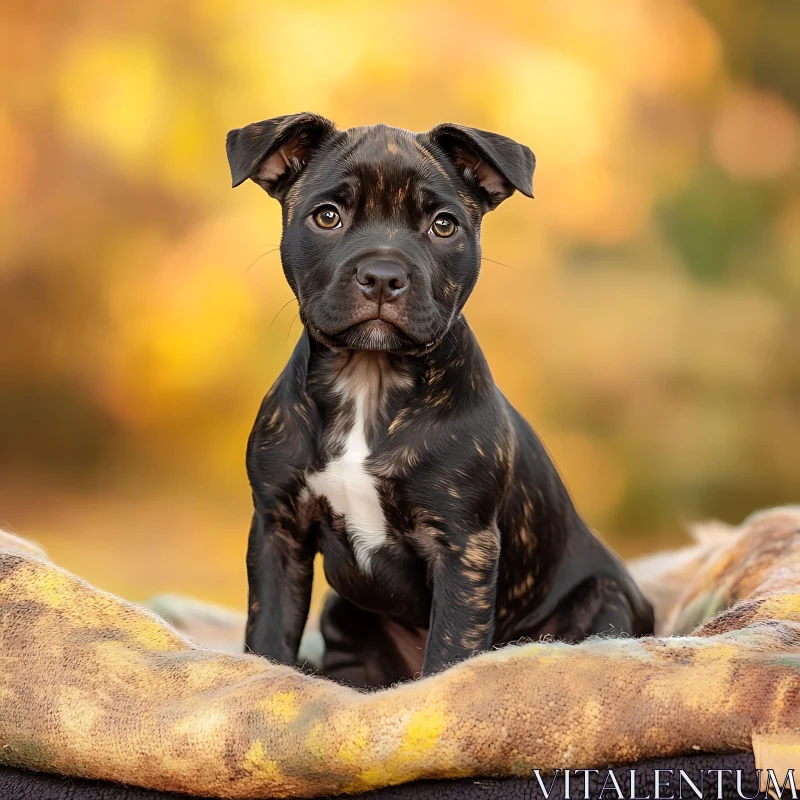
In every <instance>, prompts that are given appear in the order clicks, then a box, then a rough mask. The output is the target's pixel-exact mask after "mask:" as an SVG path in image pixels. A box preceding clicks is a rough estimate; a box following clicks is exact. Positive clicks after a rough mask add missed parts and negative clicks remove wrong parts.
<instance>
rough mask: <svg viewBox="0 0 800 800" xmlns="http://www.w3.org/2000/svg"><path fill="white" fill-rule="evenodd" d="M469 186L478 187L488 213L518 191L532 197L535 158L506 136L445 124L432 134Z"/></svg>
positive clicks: (529, 151) (524, 147)
mask: <svg viewBox="0 0 800 800" xmlns="http://www.w3.org/2000/svg"><path fill="white" fill-rule="evenodd" d="M428 135H429V136H430V137H431V139H433V141H434V142H436V143H437V144H438V145H439V146H440V147H441V148H442V149H443V150H444V151H445V152H446V153H447V155H448V156H449V157H450V158H451V160H452V161H453V163H454V164H455V167H456V169H457V170H458V171H459V172H460V173H461V176H462V177H463V178H464V179H465V180H466V181H467V182H468V183H473V184H475V187H476V189H478V190H479V192H480V194H481V196H482V197H483V199H484V200H485V202H486V203H487V205H488V209H489V210H491V209H493V208H497V206H499V205H500V203H502V202H503V200H505V199H506V198H507V197H510V196H511V195H512V194H514V190H515V189H518V190H519V191H520V192H522V194H524V195H526V196H527V197H533V170H534V169H535V168H536V156H534V154H533V151H532V150H531V149H530V148H529V147H526V146H525V145H524V144H519V142H515V141H514V140H513V139H509V138H508V137H507V136H501V135H500V134H498V133H490V132H489V131H481V130H478V129H477V128H467V127H464V126H463V125H454V124H452V123H449V122H445V123H443V124H441V125H437V126H436V127H435V128H434V129H433V130H432V131H431V132H430V133H429V134H428Z"/></svg>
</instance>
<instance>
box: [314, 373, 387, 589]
mask: <svg viewBox="0 0 800 800" xmlns="http://www.w3.org/2000/svg"><path fill="white" fill-rule="evenodd" d="M376 369H377V365H376V364H374V363H373V362H367V361H361V360H357V361H356V362H355V364H353V365H352V366H351V369H350V370H348V371H347V372H345V373H344V374H343V376H341V377H340V379H339V383H338V385H337V386H336V391H337V393H338V394H339V396H340V398H341V401H342V404H341V407H340V409H339V412H338V414H337V416H336V419H335V420H333V421H332V423H331V425H330V428H331V429H332V430H331V431H328V432H327V433H328V436H327V437H326V438H328V439H329V440H330V441H331V443H332V448H331V449H332V450H334V452H335V455H334V456H333V457H332V458H331V460H330V461H328V462H327V464H326V465H325V466H324V468H323V469H322V470H320V471H318V472H312V473H310V474H309V475H308V476H307V484H308V488H309V489H310V491H311V492H312V494H314V495H315V496H317V497H321V498H324V499H325V500H327V502H328V504H329V506H330V508H331V511H332V512H333V514H335V515H337V516H338V517H340V519H341V520H342V521H343V523H344V529H345V531H346V535H347V539H348V543H349V545H350V547H351V549H352V552H353V556H354V558H355V561H356V563H357V564H358V566H359V567H360V569H361V570H362V571H363V572H366V573H369V572H370V571H371V562H372V560H373V556H374V555H375V553H376V552H377V551H378V550H379V549H380V548H382V547H383V546H384V545H385V544H386V543H387V523H386V517H385V514H384V510H383V506H382V503H381V492H380V479H379V478H378V477H377V476H376V475H375V474H374V473H373V472H372V471H371V470H370V467H369V457H370V455H371V453H370V449H369V446H368V443H367V431H366V428H367V425H368V424H369V423H370V422H371V421H372V420H373V419H374V415H375V414H376V413H378V409H379V407H380V401H381V397H380V395H379V393H380V390H381V387H382V386H384V384H385V376H384V375H382V374H375V370H376Z"/></svg>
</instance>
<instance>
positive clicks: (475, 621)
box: [422, 525, 500, 675]
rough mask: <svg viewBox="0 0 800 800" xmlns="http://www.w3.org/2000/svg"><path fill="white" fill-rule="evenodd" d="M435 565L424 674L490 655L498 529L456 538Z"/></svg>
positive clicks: (436, 558)
mask: <svg viewBox="0 0 800 800" xmlns="http://www.w3.org/2000/svg"><path fill="white" fill-rule="evenodd" d="M444 540H445V541H447V546H443V547H442V548H441V550H440V551H439V552H438V553H437V555H436V557H435V558H434V560H433V562H432V577H433V599H432V605H431V621H430V631H429V633H428V643H427V646H426V647H425V661H424V664H423V667H422V672H423V674H424V675H429V674H431V673H433V672H439V671H440V670H442V669H444V668H445V667H447V666H448V665H450V664H453V663H455V662H457V661H461V660H463V659H465V658H467V657H469V656H471V655H473V654H475V653H479V652H481V651H483V650H488V649H489V648H490V647H491V646H492V641H493V635H494V614H495V599H496V595H497V572H498V562H499V559H500V532H499V531H498V530H497V526H496V525H492V526H489V527H488V528H485V529H482V530H475V531H471V532H465V531H463V530H461V531H458V533H454V534H453V535H452V536H450V535H449V534H446V535H445V537H444Z"/></svg>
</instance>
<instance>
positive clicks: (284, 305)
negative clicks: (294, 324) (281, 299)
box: [267, 297, 297, 331]
mask: <svg viewBox="0 0 800 800" xmlns="http://www.w3.org/2000/svg"><path fill="white" fill-rule="evenodd" d="M291 302H297V298H296V297H292V298H290V299H289V300H287V301H286V302H285V303H284V304H283V305H282V306H281V307H280V308H279V309H278V313H277V314H276V315H275V316H274V317H273V318H272V322H270V324H269V328H267V330H268V331H271V330H272V326H273V325H274V324H275V320H276V319H278V317H279V316H280V313H281V311H283V309H284V308H286V306H288V305H289V303H291Z"/></svg>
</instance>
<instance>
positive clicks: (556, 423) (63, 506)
mask: <svg viewBox="0 0 800 800" xmlns="http://www.w3.org/2000/svg"><path fill="white" fill-rule="evenodd" d="M3 17H4V21H3V25H2V27H1V28H0V86H2V98H0V101H1V103H0V240H1V241H2V247H0V526H3V527H7V528H9V529H11V530H14V531H16V532H18V533H20V534H22V535H25V536H29V537H32V538H35V539H37V540H39V541H40V542H41V543H42V544H44V545H45V546H46V547H47V548H48V550H49V551H50V553H51V555H52V556H53V557H54V558H56V559H57V560H58V561H59V562H60V563H62V564H63V565H64V566H66V567H67V568H69V569H71V570H73V571H76V572H78V573H80V574H81V575H83V576H85V577H86V578H87V579H89V580H90V581H92V582H94V583H95V584H97V585H99V586H101V587H103V588H106V589H109V590H112V591H114V592H118V593H121V594H124V595H126V596H128V597H130V598H132V599H135V600H141V599H144V598H146V597H148V596H149V595H151V594H153V593H155V592H161V591H180V592H186V593H190V594H194V595H196V596H198V597H201V598H205V599H208V600H213V601H217V602H222V603H226V604H228V605H232V606H236V607H239V608H242V609H243V608H244V604H245V591H246V587H245V574H244V552H245V542H246V537H247V530H248V524H249V516H250V497H249V489H248V485H247V480H246V475H245V471H244V449H245V442H246V439H247V435H248V433H249V430H250V427H251V424H252V422H253V420H254V418H255V414H256V411H257V408H258V405H259V402H260V400H261V397H262V395H263V394H264V393H265V392H266V391H267V389H268V388H269V386H270V384H271V383H272V381H273V379H274V378H275V377H276V375H277V374H278V372H279V371H280V369H281V368H282V366H283V364H284V363H285V361H286V359H287V358H288V356H289V354H290V352H291V349H292V347H293V345H294V342H295V340H296V339H297V337H298V335H299V333H300V323H299V321H298V320H297V319H296V312H297V307H296V304H295V303H293V302H289V301H290V300H291V293H290V290H289V288H288V287H287V285H286V283H285V281H284V278H283V275H282V272H281V266H280V261H279V257H278V253H277V252H276V251H275V249H274V248H275V247H276V246H277V244H278V242H279V238H280V214H279V207H278V205H277V203H275V201H273V200H271V199H270V198H269V197H268V196H267V195H266V194H265V193H264V192H263V191H261V190H260V189H259V188H258V187H257V186H255V185H254V184H252V183H247V184H245V185H244V186H242V187H241V188H239V189H237V190H236V191H231V189H230V178H229V174H228V167H227V163H226V160H225V148H224V141H225V134H226V132H227V131H228V129H229V128H233V127H239V126H241V125H244V124H247V123H249V122H252V121H255V120H260V119H264V118H267V117H271V116H275V115H278V114H286V113H290V112H294V111H305V110H308V111H315V112H318V113H321V114H324V115H326V116H329V117H331V118H332V119H334V120H336V121H337V122H338V123H339V125H340V126H343V127H348V126H351V125H359V124H366V123H374V122H379V121H383V122H386V123H389V124H391V125H395V126H398V127H403V128H408V129H411V130H426V129H428V128H430V127H432V126H433V125H435V124H436V123H438V122H440V121H453V122H459V123H463V124H467V125H472V126H475V127H480V128H485V129H489V130H493V131H498V132H501V133H503V134H506V135H508V136H511V137H514V138H516V139H518V140H519V141H522V142H524V143H526V144H528V145H530V146H531V147H532V148H533V150H534V152H535V153H536V155H537V159H538V167H537V172H536V178H535V188H536V200H535V201H530V200H527V199H525V198H523V197H521V196H520V195H515V196H514V197H513V198H512V199H511V200H509V201H507V202H506V203H504V204H503V205H502V206H501V208H500V209H498V210H497V211H496V212H494V213H492V214H490V215H489V216H488V217H487V218H486V221H485V227H484V234H483V244H484V255H485V256H486V257H487V258H489V259H493V261H487V262H484V268H483V275H482V277H481V280H480V282H479V284H478V287H477V289H476V291H475V293H474V295H473V297H472V299H471V300H470V302H469V303H468V305H467V316H468V318H469V321H470V323H471V325H472V326H473V327H474V329H475V330H476V332H477V334H478V337H479V339H480V342H481V344H482V345H483V347H484V349H485V351H486V353H487V355H488V358H489V361H490V363H491V365H492V368H493V370H494V373H495V376H496V379H497V381H498V383H499V385H500V387H501V388H502V389H503V391H504V392H505V393H506V394H507V396H508V397H509V398H510V399H511V401H512V402H513V403H515V404H516V405H517V407H518V408H520V409H521V410H522V411H523V412H524V414H525V415H526V416H527V417H528V419H529V420H530V421H531V422H532V424H533V425H534V426H535V428H536V429H537V431H538V432H539V434H540V435H541V436H542V438H543V440H544V441H545V443H546V445H547V446H548V448H549V449H550V451H551V453H552V454H553V457H554V458H555V461H556V463H557V464H558V466H559V468H560V470H561V472H562V474H563V476H564V478H565V480H566V483H567V485H568V486H569V487H570V489H571V491H572V493H573V495H574V497H575V500H576V502H577V505H578V507H579V509H580V510H581V511H582V512H583V514H584V515H585V517H586V518H587V519H588V521H589V522H590V523H591V524H592V525H593V526H594V527H595V528H596V529H598V530H599V531H600V533H601V534H602V535H603V537H604V538H605V539H607V540H608V541H610V542H611V543H612V544H613V545H614V546H615V547H617V548H618V549H619V550H620V551H621V552H622V553H623V554H624V555H626V556H632V555H636V554H640V553H644V552H647V551H650V550H653V549H655V548H661V547H664V546H668V545H676V544H681V543H683V542H685V541H686V540H687V536H686V533H685V527H684V526H685V524H686V523H687V522H688V521H690V520H693V519H697V518H701V519H703V518H708V517H712V516H714V517H719V518H722V519H724V520H728V521H732V522H736V521H738V520H740V519H741V518H742V517H743V516H745V515H746V514H747V513H749V512H750V511H751V510H753V509H755V508H758V507H763V506H766V505H770V504H775V503H785V502H789V501H798V500H800V420H799V419H798V416H799V412H800V313H798V312H799V311H800V48H798V47H797V39H798V34H800V3H797V2H796V0H771V1H770V2H769V3H735V4H732V3H728V2H725V1H724V0H705V1H704V2H697V3H690V2H684V0H626V2H624V3H623V2H620V3H595V2H591V1H590V0H588V1H584V2H579V1H575V2H568V1H567V0H521V2H519V3H516V4H515V3H492V4H488V3H485V2H474V0H459V2H455V0H453V2H441V3H431V2H416V1H415V0H406V2H403V3H402V4H396V3H392V4H389V3H386V4H383V3H374V2H372V1H371V0H365V1H364V2H343V3H336V4H331V3H329V2H326V3H320V2H314V0H307V2H304V3H302V4H294V3H284V4H280V5H279V4H273V3H263V2H254V1H253V0H226V1H225V2H222V1H221V0H191V1H190V0H183V1H178V2H171V3H163V2H156V0H117V2H115V3H108V2H106V1H105V0H102V1H101V0H94V1H92V0H84V1H83V2H72V1H71V0H60V1H59V2H55V0H50V1H49V2H48V1H45V0H27V2H24V3H13V4H6V5H5V6H4V11H3ZM494 262H501V263H494ZM287 303H288V305H286V306H285V307H284V305H285V304H287Z"/></svg>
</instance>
